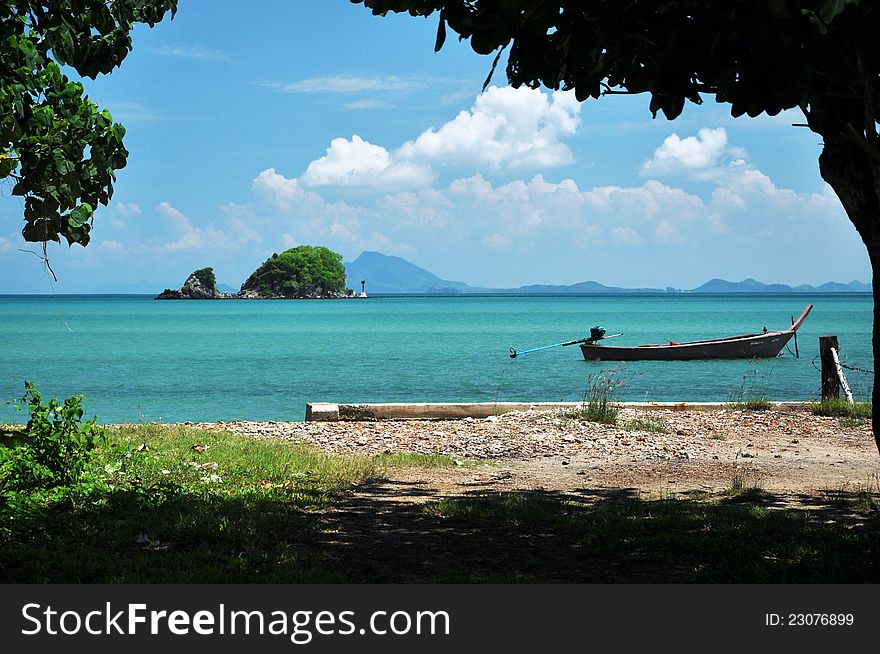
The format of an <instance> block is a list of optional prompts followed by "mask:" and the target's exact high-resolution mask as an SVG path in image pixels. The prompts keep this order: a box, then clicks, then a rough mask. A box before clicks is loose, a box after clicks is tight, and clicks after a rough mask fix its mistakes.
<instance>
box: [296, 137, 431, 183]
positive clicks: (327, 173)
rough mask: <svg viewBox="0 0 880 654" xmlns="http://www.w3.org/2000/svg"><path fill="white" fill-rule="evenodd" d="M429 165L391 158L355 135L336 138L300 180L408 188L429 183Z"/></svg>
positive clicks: (310, 165) (385, 152) (377, 147)
mask: <svg viewBox="0 0 880 654" xmlns="http://www.w3.org/2000/svg"><path fill="white" fill-rule="evenodd" d="M431 179H432V174H431V170H430V169H429V168H428V166H426V165H423V164H418V163H412V162H407V161H400V162H398V161H394V160H392V156H391V153H390V152H388V150H386V149H385V148H383V147H382V146H380V145H374V144H373V143H370V142H369V141H365V140H363V139H362V138H361V137H360V136H358V135H357V134H355V135H354V136H352V137H351V140H350V141H349V140H347V139H344V138H336V139H333V140H332V141H331V142H330V147H329V148H327V153H326V154H325V155H324V156H323V157H321V158H320V159H315V160H314V161H312V162H311V163H310V164H309V166H308V168H306V171H305V173H303V175H302V177H301V181H302V183H303V184H304V185H305V186H347V187H372V188H386V189H387V188H401V187H402V188H406V187H419V186H427V185H428V184H430V183H431Z"/></svg>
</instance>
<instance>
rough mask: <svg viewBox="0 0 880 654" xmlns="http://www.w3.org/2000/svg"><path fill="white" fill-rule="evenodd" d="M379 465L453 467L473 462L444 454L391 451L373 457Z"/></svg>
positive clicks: (395, 466) (392, 466)
mask: <svg viewBox="0 0 880 654" xmlns="http://www.w3.org/2000/svg"><path fill="white" fill-rule="evenodd" d="M375 462H376V463H377V464H378V465H379V466H388V467H391V468H455V467H457V466H464V465H473V462H472V461H470V460H468V461H464V460H462V459H454V458H452V457H450V456H446V455H445V454H422V453H419V452H393V453H387V454H379V455H377V456H376V457H375Z"/></svg>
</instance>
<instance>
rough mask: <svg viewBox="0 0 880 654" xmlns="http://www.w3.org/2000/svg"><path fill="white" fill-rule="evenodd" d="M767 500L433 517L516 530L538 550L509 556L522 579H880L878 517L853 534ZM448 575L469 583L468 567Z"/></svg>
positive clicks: (476, 505) (531, 507)
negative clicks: (879, 566) (771, 504)
mask: <svg viewBox="0 0 880 654" xmlns="http://www.w3.org/2000/svg"><path fill="white" fill-rule="evenodd" d="M768 498H769V496H767V497H763V496H762V497H760V498H759V499H760V500H761V501H760V502H752V501H750V500H748V498H740V500H741V501H738V502H735V503H731V502H729V501H725V500H723V499H722V500H720V501H719V500H716V499H713V498H709V499H703V498H698V497H693V498H688V499H660V500H651V501H646V500H643V499H640V498H638V497H635V496H633V495H627V494H626V493H624V492H618V493H609V494H605V495H598V492H597V496H595V497H590V498H585V497H583V496H561V495H556V494H546V493H545V494H542V493H540V492H537V491H536V492H524V493H502V494H491V495H489V494H487V495H483V496H479V497H467V498H455V499H444V500H440V501H438V502H435V503H433V504H431V505H430V506H428V507H427V508H426V511H427V512H428V513H429V514H431V515H433V516H437V517H439V518H442V519H443V521H444V523H448V524H447V529H453V528H454V525H456V524H473V525H479V528H480V531H481V533H487V534H492V537H493V538H494V539H499V538H503V537H504V536H503V535H504V534H505V533H510V534H516V535H517V538H518V539H519V541H518V542H519V543H520V544H522V543H523V542H528V543H529V544H530V545H531V546H532V548H534V549H533V550H529V548H528V547H526V546H521V548H520V550H519V551H518V556H517V555H512V554H511V555H509V556H508V558H507V559H506V560H507V561H510V563H508V564H507V565H508V566H510V567H509V574H510V575H511V577H513V580H516V581H525V582H534V581H547V580H548V570H552V572H551V573H550V580H551V581H552V580H554V577H555V580H557V581H569V582H571V581H579V582H587V583H608V582H611V583H615V582H617V583H655V582H698V583H810V582H813V583H816V582H840V583H843V582H849V583H865V582H868V581H877V580H880V569H878V565H877V553H878V551H880V549H878V536H877V529H878V526H880V522H878V519H877V514H876V511H874V512H873V513H869V514H868V518H867V520H868V522H869V525H868V526H864V527H860V528H849V527H847V526H845V525H841V524H837V523H834V522H831V521H828V520H825V519H822V518H820V517H818V516H817V517H816V518H814V517H812V516H811V515H810V514H809V513H808V512H805V511H797V510H789V509H775V508H768V506H769V504H770V502H769V501H768ZM566 552H568V553H569V557H570V558H569V557H567V556H566V555H565V553H566ZM473 572H474V570H473V569H472V573H473ZM446 573H448V574H451V575H453V576H454V577H455V578H457V579H459V580H461V578H462V571H461V570H455V569H449V570H446ZM464 580H465V581H481V580H482V579H481V578H479V576H478V575H474V574H472V575H471V577H470V578H467V577H465V579H464Z"/></svg>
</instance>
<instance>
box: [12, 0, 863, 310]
mask: <svg viewBox="0 0 880 654" xmlns="http://www.w3.org/2000/svg"><path fill="white" fill-rule="evenodd" d="M435 33H436V19H433V18H432V19H429V20H424V19H416V18H411V17H409V16H388V17H386V18H379V17H374V16H372V15H371V14H370V13H369V11H367V10H365V9H364V8H363V7H362V6H360V5H352V4H350V3H349V2H348V0H300V1H298V2H296V3H291V2H288V1H282V0H274V1H268V0H266V1H261V2H260V3H242V2H231V1H227V0H212V1H208V0H181V3H180V8H179V11H178V14H177V16H176V17H175V18H174V20H173V21H167V20H166V21H165V22H163V23H161V24H160V25H158V26H157V27H156V28H154V29H152V30H150V29H146V28H144V29H140V28H139V29H138V30H137V31H136V33H135V34H134V44H135V49H134V52H133V53H132V54H131V55H129V57H128V59H127V60H126V61H125V62H124V64H123V66H122V68H120V69H118V70H117V71H115V72H114V73H112V74H111V75H109V76H105V77H104V78H101V79H99V80H96V81H94V82H92V81H91V80H86V87H87V91H88V93H89V95H90V97H91V98H92V99H93V100H94V101H96V102H97V103H98V104H99V105H101V106H104V107H108V108H109V109H110V110H111V112H112V113H113V115H114V117H115V118H116V119H117V120H119V121H120V122H122V123H123V124H124V125H125V126H126V128H127V130H128V133H127V136H126V145H127V147H128V149H129V150H130V152H131V154H130V157H129V164H128V166H127V167H126V168H125V169H123V170H121V171H119V173H118V179H117V184H116V192H115V195H114V197H113V200H112V202H111V204H110V206H109V207H101V208H100V209H99V210H98V211H97V213H96V217H95V227H94V230H93V232H92V234H93V240H92V243H91V244H90V245H89V246H88V247H87V248H81V247H79V246H75V247H73V248H68V247H67V246H66V245H63V246H57V245H55V244H52V246H51V247H50V251H49V254H50V258H51V261H52V265H53V268H54V270H55V272H56V273H57V275H58V277H59V281H58V282H57V283H53V282H52V281H51V279H50V278H49V276H48V275H47V274H46V273H45V271H44V270H43V268H42V265H41V262H40V260H39V259H38V258H37V257H36V256H34V255H33V254H31V253H27V252H21V251H20V250H21V249H35V248H34V247H33V245H32V244H25V243H24V241H23V240H22V239H21V236H20V227H21V203H20V201H19V200H18V199H17V198H12V197H10V196H9V188H8V187H5V188H0V293H51V292H59V293H78V292H158V291H160V290H161V289H163V288H165V287H179V286H180V285H181V284H182V282H183V280H184V279H185V277H186V276H187V274H188V273H189V272H191V271H192V270H194V269H196V268H201V267H203V266H213V267H214V270H215V272H216V274H217V278H218V281H220V282H223V283H226V284H229V285H231V286H234V287H236V288H237V287H238V286H240V285H241V283H242V282H243V281H244V279H245V278H246V277H247V275H248V274H249V273H250V272H251V271H253V270H254V269H255V268H256V267H257V266H258V265H259V264H260V263H261V262H262V261H263V260H265V259H266V258H267V257H268V256H270V255H271V254H272V253H273V252H278V251H281V250H283V249H285V248H287V247H291V246H294V245H300V244H310V245H325V246H327V247H330V248H331V249H333V250H335V251H337V252H340V253H341V254H342V255H343V257H344V259H345V260H346V261H351V260H352V259H354V258H355V257H356V256H357V255H358V254H360V252H362V251H363V250H378V251H380V252H383V253H386V254H393V255H397V256H402V257H404V258H406V259H408V260H410V261H413V262H414V263H416V264H418V265H420V266H423V267H425V268H427V269H429V270H431V271H432V272H434V273H436V274H438V275H440V276H441V277H444V278H446V279H453V280H461V281H466V282H468V283H470V284H473V285H477V286H501V287H511V286H518V285H521V284H528V283H557V284H570V283H575V282H580V281H585V280H597V281H599V282H602V283H605V284H609V285H621V286H631V287H635V286H654V287H656V286H667V285H669V286H675V287H680V288H692V287H694V286H697V285H699V284H701V283H702V282H704V281H706V280H708V279H710V278H713V277H722V278H726V279H732V280H740V279H743V278H745V277H754V278H756V279H759V280H761V281H765V282H780V283H789V284H799V283H812V284H816V283H821V282H825V281H830V280H835V281H850V280H852V279H859V280H862V281H868V280H869V279H870V266H869V263H868V258H867V255H866V254H865V250H864V247H863V245H862V244H861V241H860V240H859V238H858V236H857V235H856V233H855V230H854V229H853V228H852V226H851V225H850V223H849V221H848V220H847V218H846V216H845V214H844V212H843V210H842V209H841V208H840V205H839V202H838V201H837V199H836V197H835V196H834V194H833V192H832V191H831V190H830V188H828V187H827V186H826V185H825V184H824V182H823V181H822V180H821V178H820V177H819V174H818V167H817V163H816V160H817V157H818V154H819V151H820V146H821V144H820V141H819V138H818V137H817V136H816V135H814V134H812V133H811V132H810V131H809V130H807V129H805V128H797V127H792V126H791V124H792V123H797V122H803V119H802V117H801V116H800V115H799V114H798V113H797V112H787V113H786V114H783V115H780V116H776V117H766V116H765V117H761V118H759V119H755V120H751V119H747V118H746V119H737V120H734V119H732V118H731V117H730V116H729V113H728V110H727V108H726V106H724V105H717V104H715V103H714V100H712V99H711V98H708V99H707V101H706V104H704V105H702V106H700V107H697V106H694V105H688V106H687V107H686V110H685V113H684V115H683V116H682V117H681V118H679V119H678V120H676V121H673V122H669V121H666V120H665V119H663V118H658V119H656V120H652V118H651V114H650V113H649V112H648V109H647V104H648V98H647V96H645V97H640V96H636V97H622V96H612V97H607V98H603V99H601V100H598V101H592V100H591V101H588V102H587V103H584V104H582V105H581V104H578V103H577V102H576V101H575V100H574V98H573V96H571V95H570V94H564V93H556V94H554V93H549V92H546V91H533V90H528V89H521V90H514V89H510V88H508V87H506V85H505V84H504V82H505V80H504V77H503V64H504V62H503V60H502V63H501V64H500V65H499V68H498V72H499V74H498V75H496V77H495V81H494V85H493V86H492V87H490V88H489V89H488V90H487V91H486V92H485V93H482V94H481V93H480V88H481V86H482V81H483V79H484V78H485V76H486V74H487V72H488V70H489V67H490V64H491V60H490V59H489V58H486V57H480V56H478V55H476V54H474V53H473V52H472V51H471V50H470V48H469V47H468V46H467V45H466V44H460V43H459V42H458V41H457V40H455V39H453V38H451V39H448V40H447V44H446V46H445V47H444V49H443V50H442V51H441V52H440V53H438V54H435V53H434V52H433V44H434V36H435Z"/></svg>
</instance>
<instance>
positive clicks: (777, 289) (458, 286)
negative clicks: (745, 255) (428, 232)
mask: <svg viewBox="0 0 880 654" xmlns="http://www.w3.org/2000/svg"><path fill="white" fill-rule="evenodd" d="M345 270H346V285H347V286H348V288H351V289H354V290H355V292H358V293H359V292H360V290H361V280H362V279H363V280H366V282H367V286H366V290H367V294H368V295H369V294H370V293H535V294H538V293H547V294H551V293H559V294H564V293H570V294H573V293H594V294H601V293H870V292H871V285H870V284H865V283H863V282H859V281H852V282H849V283H848V284H841V283H839V282H828V283H826V284H822V285H820V286H810V285H808V284H802V285H800V286H794V287H792V286H789V285H787V284H765V283H763V282H759V281H757V280H755V279H751V278H749V279H744V280H742V281H741V282H729V281H727V280H725V279H713V280H710V281H708V282H706V283H705V284H703V285H702V286H698V287H697V288H695V289H692V290H684V291H682V290H679V289H674V288H671V287H667V288H663V289H660V288H622V287H619V286H605V285H604V284H600V283H599V282H596V281H587V282H579V283H577V284H569V285H556V284H530V285H528V286H520V287H518V288H480V287H477V286H470V285H469V284H466V283H465V282H453V281H449V280H447V279H441V278H440V277H438V276H437V275H435V274H434V273H432V272H429V271H427V270H425V269H424V268H420V267H419V266H417V265H416V264H414V263H411V262H409V261H407V260H406V259H401V258H400V257H393V256H389V255H386V254H381V253H379V252H362V253H361V255H360V256H359V257H358V258H357V259H355V260H354V261H352V262H351V263H346V264H345Z"/></svg>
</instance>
